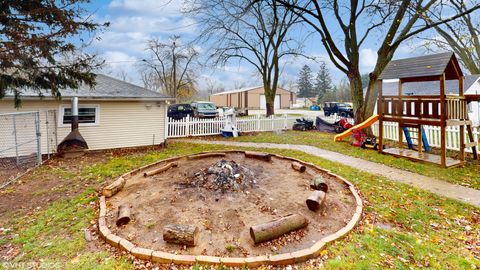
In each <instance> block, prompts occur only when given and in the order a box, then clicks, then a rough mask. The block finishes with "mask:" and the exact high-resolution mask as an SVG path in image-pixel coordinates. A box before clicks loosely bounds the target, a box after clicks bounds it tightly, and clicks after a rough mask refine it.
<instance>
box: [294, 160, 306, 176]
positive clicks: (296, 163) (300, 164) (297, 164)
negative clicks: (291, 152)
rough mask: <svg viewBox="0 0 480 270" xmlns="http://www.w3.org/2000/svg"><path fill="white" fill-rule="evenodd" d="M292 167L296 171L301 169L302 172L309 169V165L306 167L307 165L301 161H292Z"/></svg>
mask: <svg viewBox="0 0 480 270" xmlns="http://www.w3.org/2000/svg"><path fill="white" fill-rule="evenodd" d="M292 168H293V169H294V170H296V171H299V172H301V173H303V172H305V170H307V167H305V165H303V164H302V163H300V162H296V161H294V162H292Z"/></svg>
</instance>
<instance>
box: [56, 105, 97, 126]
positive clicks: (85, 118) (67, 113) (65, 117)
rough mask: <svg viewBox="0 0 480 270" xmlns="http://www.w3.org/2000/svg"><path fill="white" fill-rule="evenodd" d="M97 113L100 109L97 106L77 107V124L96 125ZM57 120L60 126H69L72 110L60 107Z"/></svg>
mask: <svg viewBox="0 0 480 270" xmlns="http://www.w3.org/2000/svg"><path fill="white" fill-rule="evenodd" d="M99 111H100V109H99V106H98V105H79V107H78V123H79V124H83V125H96V124H98V122H99ZM59 119H61V122H60V124H61V125H70V124H71V123H72V108H71V107H61V110H60V117H59Z"/></svg>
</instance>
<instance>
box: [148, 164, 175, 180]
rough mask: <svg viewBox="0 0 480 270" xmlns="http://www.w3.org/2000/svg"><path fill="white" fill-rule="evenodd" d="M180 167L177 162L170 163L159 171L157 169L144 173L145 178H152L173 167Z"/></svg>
mask: <svg viewBox="0 0 480 270" xmlns="http://www.w3.org/2000/svg"><path fill="white" fill-rule="evenodd" d="M177 166H178V163H176V162H172V163H168V164H167V165H165V166H162V167H160V168H158V169H155V170H151V171H149V172H145V173H143V177H148V176H152V175H155V174H159V173H162V172H164V171H166V170H168V169H170V168H172V167H177Z"/></svg>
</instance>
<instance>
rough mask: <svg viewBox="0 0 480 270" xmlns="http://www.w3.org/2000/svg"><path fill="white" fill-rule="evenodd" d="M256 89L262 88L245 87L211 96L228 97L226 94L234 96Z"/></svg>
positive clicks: (261, 86)
mask: <svg viewBox="0 0 480 270" xmlns="http://www.w3.org/2000/svg"><path fill="white" fill-rule="evenodd" d="M257 88H263V85H259V86H253V87H245V88H240V89H234V90H228V91H224V92H220V93H215V94H212V96H221V95H228V94H235V93H241V92H247V91H251V90H254V89H257ZM277 88H278V89H283V88H281V87H277ZM283 90H285V91H288V92H293V91H290V90H287V89H283Z"/></svg>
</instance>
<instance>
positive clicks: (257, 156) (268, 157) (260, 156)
mask: <svg viewBox="0 0 480 270" xmlns="http://www.w3.org/2000/svg"><path fill="white" fill-rule="evenodd" d="M245 157H248V158H255V159H260V160H263V161H271V160H272V155H270V154H268V153H256V152H250V151H245Z"/></svg>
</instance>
